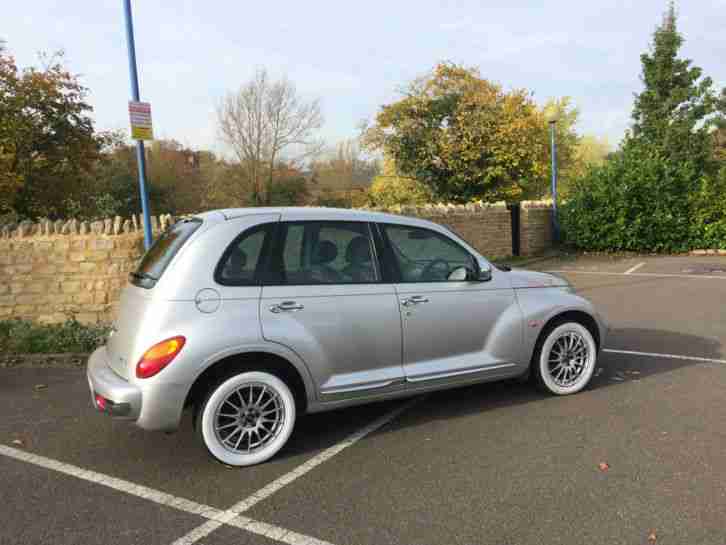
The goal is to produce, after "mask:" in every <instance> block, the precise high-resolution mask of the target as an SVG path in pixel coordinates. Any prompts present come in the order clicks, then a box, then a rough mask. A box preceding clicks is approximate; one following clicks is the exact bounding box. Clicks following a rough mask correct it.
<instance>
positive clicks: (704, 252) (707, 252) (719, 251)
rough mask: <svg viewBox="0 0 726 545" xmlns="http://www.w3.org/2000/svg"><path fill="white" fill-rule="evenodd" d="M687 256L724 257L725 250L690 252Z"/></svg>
mask: <svg viewBox="0 0 726 545" xmlns="http://www.w3.org/2000/svg"><path fill="white" fill-rule="evenodd" d="M688 255H701V256H703V255H720V256H726V250H691V251H690V252H688Z"/></svg>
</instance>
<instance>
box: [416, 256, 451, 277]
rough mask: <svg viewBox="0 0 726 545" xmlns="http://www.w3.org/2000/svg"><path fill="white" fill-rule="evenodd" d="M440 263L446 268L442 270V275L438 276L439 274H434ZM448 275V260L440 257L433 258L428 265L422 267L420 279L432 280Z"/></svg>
mask: <svg viewBox="0 0 726 545" xmlns="http://www.w3.org/2000/svg"><path fill="white" fill-rule="evenodd" d="M441 265H443V266H444V267H446V270H445V271H442V272H443V276H442V277H439V275H438V274H436V267H440V266H441ZM448 276H449V262H448V261H446V260H445V259H441V258H436V259H434V260H433V261H432V262H431V263H429V264H428V265H426V266H425V267H424V268H423V270H422V271H421V280H423V281H426V280H433V281H437V280H446V278H447V277H448ZM431 277H432V278H431Z"/></svg>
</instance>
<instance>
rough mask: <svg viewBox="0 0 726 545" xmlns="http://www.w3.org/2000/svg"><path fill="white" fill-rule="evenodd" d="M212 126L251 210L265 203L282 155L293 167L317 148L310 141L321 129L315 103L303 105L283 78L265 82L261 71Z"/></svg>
mask: <svg viewBox="0 0 726 545" xmlns="http://www.w3.org/2000/svg"><path fill="white" fill-rule="evenodd" d="M217 120H218V125H219V132H220V135H221V137H222V139H223V140H224V142H225V143H226V144H227V145H229V146H230V147H231V148H232V150H233V151H234V153H235V155H236V156H237V159H238V161H239V162H240V164H241V165H242V167H243V168H244V169H245V170H246V172H247V177H248V179H249V180H250V182H251V186H252V193H253V194H252V200H253V202H254V203H255V204H263V203H265V202H266V199H267V191H266V189H265V186H267V187H268V188H269V185H270V184H271V183H272V182H273V179H274V175H275V166H276V164H277V162H278V161H279V160H281V159H283V155H284V159H285V161H286V163H288V164H291V163H297V162H299V161H302V160H304V159H308V158H310V157H313V156H314V155H315V154H317V153H319V151H320V149H321V148H322V144H321V143H320V142H319V141H318V140H316V139H315V138H314V136H315V133H316V131H317V130H318V129H319V128H320V127H321V126H322V123H323V116H322V113H321V112H320V103H319V101H318V100H317V99H315V100H311V101H305V100H303V99H302V98H301V97H299V96H298V94H297V91H296V89H295V86H294V85H293V83H292V82H290V81H289V80H287V79H286V78H282V79H280V80H278V81H270V79H269V78H268V75H267V71H266V70H264V69H260V70H258V71H257V74H256V75H255V77H254V79H253V80H251V81H249V82H248V83H246V84H245V85H243V86H242V87H241V88H240V89H239V91H237V92H236V93H229V94H228V95H227V96H226V97H225V98H224V99H223V100H222V102H221V104H220V105H219V107H218V109H217Z"/></svg>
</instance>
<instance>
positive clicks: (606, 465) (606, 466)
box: [597, 462, 610, 471]
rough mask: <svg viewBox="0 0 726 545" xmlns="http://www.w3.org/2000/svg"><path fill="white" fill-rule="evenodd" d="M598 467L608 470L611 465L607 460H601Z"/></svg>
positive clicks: (601, 469)
mask: <svg viewBox="0 0 726 545" xmlns="http://www.w3.org/2000/svg"><path fill="white" fill-rule="evenodd" d="M597 467H598V468H599V469H600V471H607V470H608V469H610V465H609V464H608V463H607V462H600V463H599V464H598V465H597Z"/></svg>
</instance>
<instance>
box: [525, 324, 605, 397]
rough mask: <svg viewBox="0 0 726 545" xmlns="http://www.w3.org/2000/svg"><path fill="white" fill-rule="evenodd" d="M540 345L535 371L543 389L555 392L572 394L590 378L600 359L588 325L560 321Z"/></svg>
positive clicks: (534, 363) (534, 361)
mask: <svg viewBox="0 0 726 545" xmlns="http://www.w3.org/2000/svg"><path fill="white" fill-rule="evenodd" d="M537 346H538V347H537V350H536V351H535V355H534V358H533V361H532V371H533V373H532V374H533V375H534V378H535V380H536V382H537V384H538V385H539V386H540V388H541V389H543V390H544V391H546V392H548V393H551V394H554V395H569V394H575V393H577V392H579V391H580V390H582V389H583V388H584V387H585V386H587V384H588V383H589V382H590V379H591V378H592V375H593V372H594V371H595V365H596V363H597V344H596V343H595V339H594V338H593V336H592V333H590V331H589V330H588V329H587V328H586V327H585V326H584V325H582V324H580V323H578V322H559V323H556V324H554V325H553V326H551V327H550V329H549V331H548V332H547V333H546V334H545V335H544V336H543V338H542V339H540V341H539V342H538V343H537Z"/></svg>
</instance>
